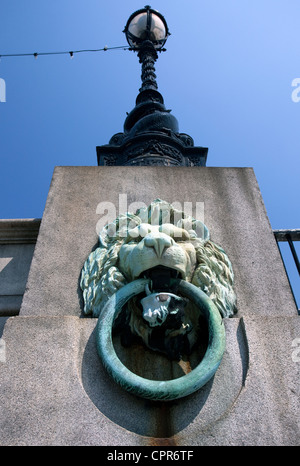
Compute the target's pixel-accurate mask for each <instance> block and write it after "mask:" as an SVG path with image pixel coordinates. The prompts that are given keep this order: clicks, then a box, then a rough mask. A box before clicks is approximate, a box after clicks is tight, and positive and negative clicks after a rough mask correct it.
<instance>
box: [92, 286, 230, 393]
mask: <svg viewBox="0 0 300 466" xmlns="http://www.w3.org/2000/svg"><path fill="white" fill-rule="evenodd" d="M177 282H178V283H177V285H178V291H179V293H180V294H182V295H183V296H185V297H186V298H189V299H190V300H191V301H192V302H193V303H194V304H196V306H198V307H199V308H200V309H201V311H202V313H203V316H204V318H205V320H206V322H207V327H208V345H207V350H206V352H205V355H204V357H203V358H202V360H201V361H200V362H199V364H198V365H197V366H196V367H195V368H194V369H193V370H192V371H191V372H189V373H188V374H185V375H183V376H182V377H179V378H177V379H171V380H162V381H159V380H150V379H145V378H143V377H141V376H139V375H137V374H135V373H133V372H132V371H130V370H129V369H128V368H127V367H126V366H125V365H124V364H123V363H122V362H121V361H120V359H119V358H118V356H117V354H116V352H115V349H114V345H113V340H112V329H113V323H114V320H115V318H116V316H117V315H118V314H119V313H120V312H121V309H122V307H123V306H124V305H125V304H126V302H127V301H129V299H131V298H132V297H133V296H136V295H137V294H139V293H142V292H143V291H144V289H145V285H146V284H147V283H149V279H138V280H135V281H133V282H131V283H129V284H127V285H125V286H124V287H122V288H120V289H119V290H118V291H116V293H115V294H114V295H113V296H111V298H110V299H109V300H108V302H107V303H106V305H105V306H104V308H103V309H102V311H101V313H100V316H99V319H98V323H97V327H96V341H97V351H98V354H99V356H100V359H101V361H102V363H103V366H104V367H105V369H106V370H107V372H108V373H109V375H110V376H111V377H112V378H113V379H114V381H115V382H117V383H118V384H119V385H120V386H121V387H122V388H123V389H125V390H127V391H128V392H130V393H133V394H134V395H137V396H139V397H142V398H147V399H151V400H160V401H163V400H175V399H178V398H183V397H185V396H188V395H190V394H191V393H194V392H195V391H197V390H199V389H200V388H201V387H203V385H205V384H206V383H207V382H208V381H209V380H210V379H211V378H212V377H213V375H214V374H215V372H216V370H217V369H218V367H219V365H220V363H221V360H222V357H223V354H224V351H225V328H224V323H223V320H222V317H221V315H220V313H219V311H218V309H217V308H216V306H215V305H214V303H213V302H212V300H211V299H210V298H209V297H208V296H207V295H206V294H205V293H204V292H203V291H202V290H200V288H198V287H196V286H195V285H192V284H191V283H188V282H186V281H184V280H177Z"/></svg>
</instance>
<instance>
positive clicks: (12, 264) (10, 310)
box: [0, 239, 34, 316]
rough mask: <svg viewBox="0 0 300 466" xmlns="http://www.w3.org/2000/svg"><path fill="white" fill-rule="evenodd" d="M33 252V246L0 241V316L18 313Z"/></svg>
mask: <svg viewBox="0 0 300 466" xmlns="http://www.w3.org/2000/svg"><path fill="white" fill-rule="evenodd" d="M12 241H13V239H12ZM33 252H34V244H24V243H23V244H22V243H14V244H1V240H0V316H9V315H16V314H18V313H19V311H20V307H21V303H22V298H23V294H24V291H25V286H26V282H27V278H28V273H29V268H30V264H31V260H32V256H33Z"/></svg>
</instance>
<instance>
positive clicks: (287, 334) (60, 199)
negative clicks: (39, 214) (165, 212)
mask: <svg viewBox="0 0 300 466" xmlns="http://www.w3.org/2000/svg"><path fill="white" fill-rule="evenodd" d="M119 194H123V195H127V205H126V206H123V207H121V209H120V211H119V209H118V206H119ZM156 198H161V199H164V200H166V201H168V202H171V203H174V202H176V201H178V202H181V205H182V207H184V206H183V203H184V202H191V203H192V205H193V207H194V209H195V207H196V202H198V203H204V218H202V219H201V220H204V222H205V224H206V225H207V226H208V228H209V229H210V232H211V237H212V239H213V241H215V242H216V243H217V244H220V245H222V246H223V247H224V249H225V251H226V253H227V254H228V256H229V258H230V260H231V262H232V265H233V269H234V272H235V292H236V294H237V300H238V303H237V304H238V314H237V315H236V317H234V318H231V319H225V321H224V323H225V328H226V339H227V343H226V352H225V355H224V358H223V360H222V363H221V365H220V367H219V369H218V371H217V372H216V374H215V376H214V378H213V379H212V380H211V381H210V382H209V383H208V384H207V385H206V386H204V387H203V388H202V389H201V390H199V392H197V393H194V394H193V395H190V396H189V397H187V398H185V399H182V400H177V401H174V402H165V403H161V402H155V403H154V402H149V401H146V400H143V399H138V398H136V397H134V396H133V395H130V394H129V393H127V392H126V391H124V390H122V389H121V388H120V387H119V386H117V385H116V384H115V383H114V382H113V381H112V380H111V379H110V378H109V377H108V375H107V374H106V372H105V371H104V369H103V368H102V365H101V363H100V360H99V358H98V355H97V352H96V347H95V332H94V329H95V325H96V322H97V320H96V319H92V318H82V301H81V292H80V289H79V278H80V273H81V269H82V266H83V263H84V261H85V260H86V258H87V256H88V254H89V253H90V251H91V250H92V248H93V246H94V245H96V243H97V233H96V225H97V222H99V219H101V215H100V214H102V215H103V217H102V220H104V219H106V220H109V219H108V218H107V212H105V211H104V210H103V209H102V210H101V209H100V210H97V206H98V204H99V203H100V202H110V203H112V204H110V206H111V205H115V207H116V212H114V214H113V216H112V218H111V220H113V219H114V218H115V217H116V216H117V215H118V214H119V213H122V212H126V211H127V210H128V205H129V204H131V203H132V202H138V201H140V202H144V203H145V204H146V205H148V204H150V203H151V201H153V200H154V199H156ZM123 200H124V198H123ZM107 206H108V205H107ZM101 207H102V208H103V207H104V205H102V206H101ZM135 207H137V206H135ZM194 215H195V212H194ZM98 226H99V224H98ZM3 319H4V318H2V319H0V325H1V324H3V323H4V320H3ZM2 326H3V325H2ZM0 338H1V340H0V342H1V345H2V346H1V347H2V349H3V348H5V354H4V353H3V351H2V356H1V357H0V433H1V435H0V444H1V445H111V446H117V445H165V446H166V445H179V446H195V445H299V437H300V435H299V427H300V426H299V419H300V415H299V414H300V412H299V399H300V392H299V383H298V382H299V375H300V374H299V370H300V352H299V346H300V345H299V341H300V340H299V338H300V320H299V317H298V315H297V310H296V306H295V303H294V300H293V297H292V293H291V291H290V288H289V284H288V280H287V278H286V275H285V271H284V268H283V265H282V262H281V259H280V255H279V252H278V249H277V245H276V242H275V240H274V237H273V233H272V230H271V227H270V225H269V222H268V218H267V215H266V212H265V208H264V205H263V202H262V199H261V195H260V192H259V188H258V186H257V183H256V180H255V176H254V174H253V170H252V169H249V168H206V167H199V168H197V167H193V168H171V167H166V168H165V167H113V168H110V167H57V168H56V169H55V172H54V176H53V181H52V185H51V188H50V192H49V196H48V200H47V204H46V208H45V213H44V217H43V220H42V224H41V228H40V234H39V237H38V242H37V246H36V249H35V253H34V257H33V260H32V265H31V269H30V274H29V279H28V282H27V289H26V293H25V296H24V299H23V304H22V308H21V314H20V316H18V317H11V318H8V319H7V320H6V322H5V326H4V332H3V335H2V336H1V334H0ZM295 344H296V345H298V346H295ZM115 347H116V350H117V352H118V354H119V357H120V358H123V360H124V361H125V362H126V365H127V366H128V367H131V369H132V370H134V371H137V372H138V373H141V374H142V375H144V376H149V377H150V376H153V377H154V376H155V377H158V376H159V377H160V376H161V375H162V374H164V375H165V376H166V375H167V374H170V376H174V375H176V376H178V375H180V374H181V373H183V371H184V370H186V369H187V367H188V363H186V364H184V363H182V365H181V366H178V364H177V365H176V364H175V363H173V364H170V363H169V362H167V361H166V360H165V359H164V358H163V356H158V355H157V356H153V355H150V354H148V353H146V352H145V351H144V350H142V349H141V348H139V347H138V346H135V347H133V348H130V349H128V350H126V351H125V350H124V348H122V347H121V346H120V345H119V344H118V341H117V340H116V341H115ZM146 361H147V362H146ZM191 364H193V361H191Z"/></svg>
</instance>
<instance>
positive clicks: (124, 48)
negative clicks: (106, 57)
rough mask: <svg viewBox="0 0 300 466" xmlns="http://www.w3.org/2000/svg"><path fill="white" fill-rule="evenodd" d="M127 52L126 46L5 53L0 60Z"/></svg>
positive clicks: (0, 55) (0, 54)
mask: <svg viewBox="0 0 300 466" xmlns="http://www.w3.org/2000/svg"><path fill="white" fill-rule="evenodd" d="M118 49H119V50H120V49H123V50H128V49H129V47H128V45H120V46H117V47H108V46H107V45H105V46H104V47H103V48H101V49H82V50H70V51H63V52H32V53H6V54H2V53H0V58H4V57H5V58H6V57H30V56H32V57H34V58H37V57H38V56H42V55H70V57H71V58H73V56H74V54H75V53H89V52H106V51H108V50H118Z"/></svg>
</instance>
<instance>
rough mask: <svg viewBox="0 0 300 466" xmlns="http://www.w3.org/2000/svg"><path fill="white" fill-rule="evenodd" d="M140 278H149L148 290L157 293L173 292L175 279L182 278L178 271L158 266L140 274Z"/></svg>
mask: <svg viewBox="0 0 300 466" xmlns="http://www.w3.org/2000/svg"><path fill="white" fill-rule="evenodd" d="M140 278H149V279H150V282H149V290H150V291H151V292H152V293H154V292H156V293H158V292H175V291H176V290H175V286H176V285H175V279H176V278H183V277H182V274H181V272H180V271H179V270H176V269H172V268H170V267H165V266H163V265H158V266H156V267H152V268H151V269H148V270H145V271H144V272H142V273H141V275H140Z"/></svg>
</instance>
